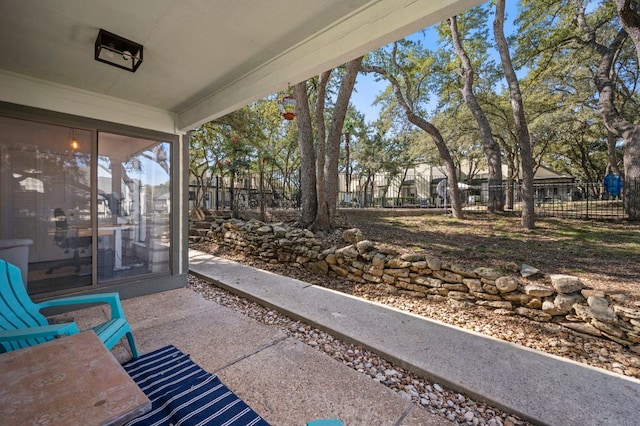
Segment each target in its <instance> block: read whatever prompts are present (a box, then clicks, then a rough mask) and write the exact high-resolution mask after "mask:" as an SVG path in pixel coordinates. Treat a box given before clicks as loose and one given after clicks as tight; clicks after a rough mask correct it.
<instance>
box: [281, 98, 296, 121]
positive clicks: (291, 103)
mask: <svg viewBox="0 0 640 426" xmlns="http://www.w3.org/2000/svg"><path fill="white" fill-rule="evenodd" d="M281 105H282V110H283V111H284V112H283V113H282V116H283V117H284V119H285V120H293V119H294V118H295V117H296V113H295V111H296V100H295V99H293V98H292V97H291V96H285V97H284V98H282V102H281Z"/></svg>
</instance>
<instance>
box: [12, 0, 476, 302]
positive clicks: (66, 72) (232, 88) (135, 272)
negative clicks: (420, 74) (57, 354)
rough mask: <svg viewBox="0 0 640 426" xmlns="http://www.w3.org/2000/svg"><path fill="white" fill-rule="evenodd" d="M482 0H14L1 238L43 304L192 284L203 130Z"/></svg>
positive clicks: (138, 292)
mask: <svg viewBox="0 0 640 426" xmlns="http://www.w3.org/2000/svg"><path fill="white" fill-rule="evenodd" d="M478 3H480V1H479V0H447V1H441V2H428V1H413V0H357V1H349V2H345V1H340V0H322V1H312V0H302V1H300V0H296V1H290V0H282V1H274V2H257V3H256V2H252V1H234V2H228V1H224V0H216V1H189V2H187V1H181V0H166V1H155V0H138V1H134V2H130V1H124V0H115V1H110V2H107V3H105V2H100V1H94V0H91V1H85V0H52V1H47V2H41V1H37V0H7V1H3V2H2V3H0V52H2V55H0V135H1V136H0V155H1V156H2V158H3V161H4V167H3V168H2V169H0V189H1V190H0V203H1V205H2V208H0V243H2V242H3V241H4V242H7V241H11V242H15V241H20V242H21V244H23V245H24V246H28V259H25V263H26V264H27V266H26V267H25V269H28V270H26V271H23V273H24V274H25V277H26V278H27V280H28V281H29V282H27V288H28V291H29V293H30V295H32V296H33V297H35V298H37V299H43V298H47V297H50V296H54V295H58V294H67V293H99V292H103V291H118V292H119V293H120V294H121V296H122V297H123V298H128V297H135V296H138V295H142V294H149V293H154V292H158V291H163V290H167V289H172V288H179V287H181V286H183V285H184V283H185V282H186V272H187V269H188V260H187V209H188V170H187V168H186V165H187V156H188V145H189V131H190V130H191V129H193V128H194V127H196V126H198V125H200V124H202V123H205V122H208V121H210V120H212V119H215V118H217V117H221V116H223V115H225V114H227V113H230V112H232V111H234V110H236V109H238V108H240V107H242V106H244V105H247V104H248V103H250V102H252V101H255V100H257V99H260V98H263V97H265V96H267V95H270V94H273V93H275V92H277V91H278V90H282V89H286V88H287V87H288V86H290V85H293V84H296V83H297V82H299V81H302V80H304V79H306V78H309V77H312V76H314V75H317V74H319V73H320V72H323V71H325V70H327V69H330V68H332V67H336V66H339V65H341V64H343V63H345V62H346V61H348V60H350V59H352V58H355V57H357V56H359V55H363V54H365V53H367V52H369V51H371V50H374V49H376V48H378V47H380V46H383V45H385V44H387V43H389V42H392V41H394V40H397V39H399V38H402V37H404V36H407V35H409V34H411V33H413V32H416V31H418V30H420V29H423V28H425V27H427V26H429V25H432V24H434V23H436V22H439V21H441V20H443V19H445V18H447V17H449V16H451V15H454V14H456V13H459V12H461V11H463V10H465V9H468V8H470V7H472V6H474V5H476V4H478ZM112 65H113V66H112ZM158 200H162V203H159V202H158ZM14 245H15V244H13V243H12V244H8V243H7V244H4V245H3V244H0V247H4V246H14ZM2 253H3V252H2V251H1V250H0V256H3V254H2ZM107 288H108V290H105V289H107Z"/></svg>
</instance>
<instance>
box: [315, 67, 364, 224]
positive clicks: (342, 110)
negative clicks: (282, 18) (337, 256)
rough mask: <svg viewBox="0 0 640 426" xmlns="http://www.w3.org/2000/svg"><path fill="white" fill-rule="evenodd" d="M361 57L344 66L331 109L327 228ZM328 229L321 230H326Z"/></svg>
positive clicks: (332, 214)
mask: <svg viewBox="0 0 640 426" xmlns="http://www.w3.org/2000/svg"><path fill="white" fill-rule="evenodd" d="M361 63H362V56H360V57H358V58H356V59H353V60H351V61H349V62H347V64H346V69H345V72H344V76H343V77H342V82H341V83H340V89H339V90H338V97H337V99H336V103H335V105H334V108H333V117H332V120H331V126H330V127H329V135H328V136H327V162H326V164H325V187H324V189H325V191H326V197H327V200H326V203H327V211H328V212H329V227H330V226H331V225H332V224H333V222H334V219H335V215H336V207H337V204H338V165H339V162H340V140H341V138H342V129H343V128H344V120H345V117H346V116H347V109H348V107H349V99H350V98H351V93H353V87H354V86H355V84H356V77H357V76H358V72H359V71H360V64H361ZM327 229H328V228H326V227H325V228H321V230H323V231H324V230H327Z"/></svg>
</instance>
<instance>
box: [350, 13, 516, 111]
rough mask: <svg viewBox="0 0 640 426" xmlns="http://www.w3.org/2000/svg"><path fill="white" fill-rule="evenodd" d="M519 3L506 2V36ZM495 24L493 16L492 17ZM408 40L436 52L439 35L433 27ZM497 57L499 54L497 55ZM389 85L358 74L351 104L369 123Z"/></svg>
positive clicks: (366, 75) (372, 77)
mask: <svg viewBox="0 0 640 426" xmlns="http://www.w3.org/2000/svg"><path fill="white" fill-rule="evenodd" d="M517 3H518V2H516V1H515V0H507V1H506V5H505V7H506V10H505V13H506V15H507V16H506V19H505V34H506V35H509V33H510V32H511V30H512V29H513V25H512V22H513V19H514V18H515V17H516V14H517V9H518V4H517ZM490 20H491V22H493V16H491V17H490ZM407 38H415V39H419V40H421V41H422V44H423V46H424V47H426V48H427V49H432V50H435V49H436V48H437V40H438V35H437V33H436V30H435V29H434V27H433V26H431V27H428V28H426V29H425V30H421V31H418V32H416V33H414V34H412V35H410V36H408V37H407ZM496 55H497V53H496ZM496 61H498V63H499V61H500V59H499V57H496ZM386 86H387V83H386V82H385V81H380V82H376V81H375V76H374V75H373V74H363V73H360V74H358V79H357V80H356V86H355V90H354V91H353V93H352V94H351V103H352V104H353V105H354V106H355V107H356V109H357V110H358V111H360V112H362V113H364V115H365V120H366V121H367V122H371V121H374V120H376V119H377V118H378V116H379V114H380V107H379V106H374V105H372V104H373V101H374V100H375V99H376V97H377V96H378V95H379V94H380V93H381V92H382V91H383V90H384V89H385V87H386Z"/></svg>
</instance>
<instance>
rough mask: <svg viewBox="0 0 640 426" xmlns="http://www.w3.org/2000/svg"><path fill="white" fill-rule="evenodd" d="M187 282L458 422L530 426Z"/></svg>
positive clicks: (311, 330)
mask: <svg viewBox="0 0 640 426" xmlns="http://www.w3.org/2000/svg"><path fill="white" fill-rule="evenodd" d="M188 278H189V283H188V287H189V288H191V289H192V290H193V291H195V292H197V293H199V294H201V295H202V296H203V297H204V298H205V299H208V300H211V301H214V302H215V303H218V304H219V305H222V306H226V307H228V308H231V309H233V310H234V311H236V312H239V313H242V314H243V315H246V316H248V317H250V318H253V319H255V320H257V321H259V322H261V323H263V324H266V325H269V326H273V327H277V328H278V329H280V330H282V331H283V332H284V333H285V334H286V335H287V336H290V337H294V338H296V339H299V340H300V341H302V342H304V343H306V344H307V345H309V346H311V347H313V348H314V349H316V350H318V351H321V352H324V353H325V354H327V355H329V356H331V357H333V358H334V359H335V360H337V361H339V362H341V363H343V364H345V365H347V366H349V367H351V368H352V369H354V370H356V371H358V372H359V373H362V374H366V375H368V376H369V377H371V378H372V380H375V381H377V382H379V383H382V384H384V385H385V386H387V387H388V388H390V389H392V390H394V391H395V392H398V393H400V394H401V395H402V397H403V398H406V399H407V400H411V401H413V402H415V403H416V404H420V405H421V406H422V407H424V408H425V409H427V410H428V411H429V412H431V413H432V414H435V415H438V416H441V417H443V418H445V419H447V420H449V421H451V422H453V423H454V424H459V425H473V426H475V425H488V426H517V425H529V423H527V422H526V421H523V420H522V419H520V418H518V417H517V416H514V415H511V414H508V413H505V412H502V411H501V410H499V409H497V408H494V407H491V406H489V405H487V404H485V403H483V402H479V401H475V400H472V399H471V398H469V397H467V396H465V395H463V394H460V393H458V392H454V391H451V390H448V389H445V388H444V387H443V386H441V385H439V384H438V383H431V382H429V381H428V380H426V379H424V378H422V377H418V376H416V375H414V374H412V373H410V372H408V371H407V370H404V369H402V368H399V367H396V366H394V365H393V363H391V362H389V361H387V360H385V359H384V358H382V357H380V356H379V355H377V354H375V353H373V352H371V351H369V350H366V349H364V348H363V347H361V346H359V345H354V344H351V343H346V342H343V341H341V340H339V339H337V338H335V337H333V336H332V335H330V334H328V333H325V332H323V331H320V330H318V329H316V328H313V327H311V326H309V325H308V324H305V323H303V322H301V321H295V320H293V319H291V318H289V317H287V316H285V315H283V314H281V313H280V312H278V311H276V310H270V309H267V308H265V307H263V306H262V305H260V304H258V303H255V302H252V301H249V300H247V299H244V298H242V297H239V296H237V295H235V294H232V293H230V292H228V291H226V290H224V289H221V288H219V287H216V286H215V285H213V284H211V283H209V282H207V281H205V280H202V279H200V278H197V277H195V276H193V275H189V276H188Z"/></svg>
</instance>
